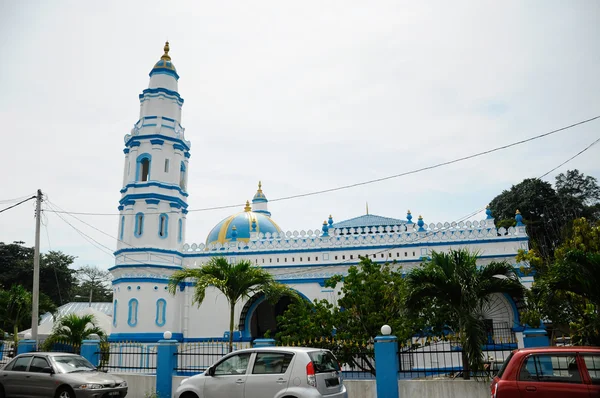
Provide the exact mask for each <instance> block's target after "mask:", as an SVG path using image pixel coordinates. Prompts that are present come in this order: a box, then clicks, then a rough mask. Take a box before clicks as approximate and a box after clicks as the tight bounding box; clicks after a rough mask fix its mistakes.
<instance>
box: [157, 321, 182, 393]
mask: <svg viewBox="0 0 600 398" xmlns="http://www.w3.org/2000/svg"><path fill="white" fill-rule="evenodd" d="M171 337H173V334H172V333H171V332H169V331H167V332H164V333H163V338H164V340H159V341H158V349H157V351H156V395H158V398H170V397H171V393H172V391H173V373H174V371H175V368H176V367H177V358H176V356H175V354H176V353H177V340H171Z"/></svg>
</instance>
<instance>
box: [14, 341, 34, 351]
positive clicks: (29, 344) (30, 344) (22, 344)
mask: <svg viewBox="0 0 600 398" xmlns="http://www.w3.org/2000/svg"><path fill="white" fill-rule="evenodd" d="M35 347H36V346H35V340H31V339H25V340H19V345H18V346H17V355H19V354H26V353H28V352H33V351H35Z"/></svg>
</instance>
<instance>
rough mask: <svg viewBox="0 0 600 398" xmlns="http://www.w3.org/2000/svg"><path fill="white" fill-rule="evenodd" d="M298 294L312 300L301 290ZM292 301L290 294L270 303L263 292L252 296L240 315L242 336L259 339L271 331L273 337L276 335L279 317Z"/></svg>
mask: <svg viewBox="0 0 600 398" xmlns="http://www.w3.org/2000/svg"><path fill="white" fill-rule="evenodd" d="M298 294H299V295H300V297H302V298H303V299H305V300H307V301H309V302H310V300H308V298H307V297H306V296H304V295H303V294H301V293H299V292H298ZM291 302H292V298H291V297H289V296H283V297H281V298H280V299H279V301H277V303H275V304H271V303H269V302H268V301H267V300H266V299H265V296H264V295H262V294H260V295H256V296H254V297H252V298H251V299H250V300H248V302H247V303H246V305H244V308H243V309H242V313H241V316H240V324H239V330H240V331H241V332H242V336H243V337H244V338H247V339H259V338H263V337H264V336H265V333H267V331H269V334H270V335H271V337H275V334H276V333H277V332H278V329H277V317H278V316H280V315H283V313H284V312H285V311H286V310H287V308H288V306H289V305H290V303H291Z"/></svg>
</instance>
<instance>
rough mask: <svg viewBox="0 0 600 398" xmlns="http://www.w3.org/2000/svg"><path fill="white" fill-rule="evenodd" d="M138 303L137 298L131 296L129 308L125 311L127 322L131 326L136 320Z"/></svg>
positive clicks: (135, 323) (134, 324) (133, 325)
mask: <svg viewBox="0 0 600 398" xmlns="http://www.w3.org/2000/svg"><path fill="white" fill-rule="evenodd" d="M139 306H140V303H139V301H138V300H137V299H134V298H132V299H131V300H129V305H128V307H129V310H128V311H127V324H128V325H129V326H131V327H135V326H136V325H137V322H138V309H139Z"/></svg>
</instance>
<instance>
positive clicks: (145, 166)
mask: <svg viewBox="0 0 600 398" xmlns="http://www.w3.org/2000/svg"><path fill="white" fill-rule="evenodd" d="M151 164H152V156H151V155H150V154H148V153H142V154H141V155H140V156H138V157H137V166H136V171H135V180H136V181H148V180H150V165H151Z"/></svg>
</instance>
